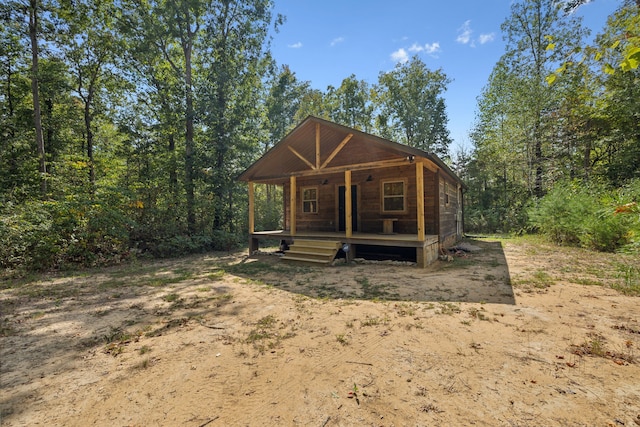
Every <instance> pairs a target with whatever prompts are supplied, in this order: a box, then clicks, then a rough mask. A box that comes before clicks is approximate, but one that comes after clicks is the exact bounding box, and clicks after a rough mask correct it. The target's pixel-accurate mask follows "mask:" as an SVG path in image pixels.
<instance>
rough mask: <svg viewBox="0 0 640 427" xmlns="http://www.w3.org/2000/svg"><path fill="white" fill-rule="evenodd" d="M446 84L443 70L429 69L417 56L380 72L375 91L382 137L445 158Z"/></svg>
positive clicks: (446, 134) (447, 140)
mask: <svg viewBox="0 0 640 427" xmlns="http://www.w3.org/2000/svg"><path fill="white" fill-rule="evenodd" d="M449 83H450V79H449V78H448V77H447V76H446V74H445V73H444V72H443V71H442V70H436V71H431V70H429V69H428V68H427V66H426V65H425V64H424V62H422V61H421V60H420V59H419V58H418V57H417V56H414V57H413V58H412V59H411V60H410V61H409V62H406V63H402V64H398V65H397V66H396V68H395V69H394V70H393V71H390V72H386V73H385V72H383V73H380V75H379V77H378V87H377V89H376V90H377V97H378V98H377V102H378V103H379V106H380V107H379V108H380V115H379V116H378V126H379V128H380V132H381V133H382V134H383V136H390V137H393V138H394V139H397V140H399V141H400V142H402V143H405V144H407V145H410V146H412V147H417V148H420V149H423V150H425V151H432V152H435V153H437V154H438V155H440V156H442V157H448V149H449V144H450V143H451V137H450V136H449V131H448V129H447V122H448V118H447V113H446V109H445V103H444V98H443V97H442V94H443V92H444V91H445V90H446V88H447V84H449Z"/></svg>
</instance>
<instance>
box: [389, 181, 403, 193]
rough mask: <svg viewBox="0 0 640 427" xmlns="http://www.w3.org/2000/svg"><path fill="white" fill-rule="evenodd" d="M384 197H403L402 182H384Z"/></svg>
mask: <svg viewBox="0 0 640 427" xmlns="http://www.w3.org/2000/svg"><path fill="white" fill-rule="evenodd" d="M384 195H385V196H402V195H404V182H385V183H384Z"/></svg>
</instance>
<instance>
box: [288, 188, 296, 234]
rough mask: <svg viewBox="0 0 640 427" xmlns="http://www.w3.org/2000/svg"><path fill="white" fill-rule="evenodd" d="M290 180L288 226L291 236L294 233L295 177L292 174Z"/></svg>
mask: <svg viewBox="0 0 640 427" xmlns="http://www.w3.org/2000/svg"><path fill="white" fill-rule="evenodd" d="M290 182H291V190H290V191H291V193H290V194H289V212H290V216H291V218H289V228H290V230H289V231H290V232H291V235H292V236H295V235H296V192H297V190H296V177H295V176H292V177H291V179H290Z"/></svg>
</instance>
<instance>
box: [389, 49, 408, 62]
mask: <svg viewBox="0 0 640 427" xmlns="http://www.w3.org/2000/svg"><path fill="white" fill-rule="evenodd" d="M391 59H392V60H393V61H394V62H400V63H403V64H404V63H405V62H407V61H408V60H409V54H408V53H407V51H406V50H404V49H403V48H400V49H398V50H396V51H395V52H393V53H392V54H391Z"/></svg>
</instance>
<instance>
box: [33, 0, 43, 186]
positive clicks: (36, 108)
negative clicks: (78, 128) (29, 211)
mask: <svg viewBox="0 0 640 427" xmlns="http://www.w3.org/2000/svg"><path fill="white" fill-rule="evenodd" d="M29 37H30V38H31V92H32V95H33V122H34V127H35V130H36V145H37V147H38V158H39V161H40V195H41V196H42V198H43V199H44V198H45V197H46V196H47V164H46V159H45V151H44V136H43V134H42V112H41V111H40V94H39V90H38V1H37V0H29Z"/></svg>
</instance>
